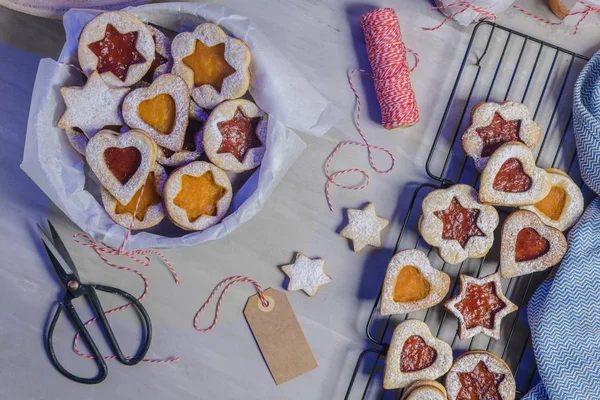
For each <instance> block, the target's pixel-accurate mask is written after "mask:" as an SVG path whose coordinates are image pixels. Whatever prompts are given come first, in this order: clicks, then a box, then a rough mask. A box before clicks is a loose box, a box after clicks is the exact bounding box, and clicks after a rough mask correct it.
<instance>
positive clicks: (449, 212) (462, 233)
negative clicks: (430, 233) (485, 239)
mask: <svg viewBox="0 0 600 400" xmlns="http://www.w3.org/2000/svg"><path fill="white" fill-rule="evenodd" d="M433 214H434V215H435V216H436V217H438V218H439V219H441V220H442V222H443V224H444V227H443V229H442V238H444V239H447V240H452V239H453V240H456V241H458V243H460V245H461V246H462V247H463V249H464V248H465V246H466V245H467V243H468V242H469V239H470V238H471V237H473V236H485V234H484V233H483V231H482V230H481V229H479V227H478V226H477V217H478V216H479V210H475V209H467V208H464V207H463V206H462V205H461V204H460V203H459V201H458V199H457V198H456V197H454V198H453V199H452V201H451V202H450V205H449V206H448V208H447V209H445V210H443V211H435V212H434V213H433Z"/></svg>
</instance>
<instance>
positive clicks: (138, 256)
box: [73, 184, 180, 363]
mask: <svg viewBox="0 0 600 400" xmlns="http://www.w3.org/2000/svg"><path fill="white" fill-rule="evenodd" d="M145 188H146V185H145V184H144V185H143V186H142V189H141V190H140V195H139V197H138V200H137V203H136V205H135V210H134V212H133V214H132V216H131V222H130V223H129V227H128V229H127V233H126V234H125V238H124V239H123V242H122V243H121V246H120V247H119V249H118V250H116V249H113V248H112V247H110V246H108V245H106V244H104V243H98V242H96V241H95V240H94V239H93V238H92V237H91V236H89V235H86V234H84V233H76V234H74V235H73V241H75V243H78V244H80V245H81V246H84V247H89V248H92V249H94V251H95V252H96V254H98V257H100V258H101V259H102V261H104V263H105V264H107V265H109V266H111V267H113V268H116V269H118V270H120V271H129V272H133V273H135V274H136V275H138V276H139V277H140V278H141V279H142V280H143V281H144V291H143V293H142V294H141V295H140V297H138V300H139V301H142V300H143V299H144V298H145V297H146V295H147V294H148V289H149V287H150V284H149V281H148V278H147V277H146V276H145V275H144V274H143V273H142V272H141V271H139V270H137V269H135V268H130V267H126V266H124V265H121V264H117V263H113V262H110V261H109V260H108V258H107V256H125V257H127V258H129V259H131V260H133V261H135V262H136V263H138V264H141V265H142V266H144V267H149V266H150V264H151V260H150V256H149V255H155V256H157V257H159V258H160V259H162V261H163V262H164V263H165V265H166V266H167V267H168V268H169V271H170V272H171V276H172V277H173V280H174V281H175V283H176V284H177V285H180V281H179V276H178V275H177V272H176V271H175V268H173V266H172V265H171V263H170V262H169V260H168V259H167V258H166V257H165V256H164V255H163V254H162V253H160V252H158V251H156V250H152V249H146V250H131V251H125V246H126V245H127V242H128V241H129V239H130V237H131V231H132V229H133V223H134V219H135V215H136V214H137V211H138V207H139V205H140V200H141V199H142V196H143V195H144V189H145ZM131 306H132V304H131V303H128V304H124V305H122V306H119V307H115V308H112V309H110V310H108V311H105V312H104V314H105V315H110V314H112V313H115V312H117V311H122V310H125V309H127V308H129V307H131ZM97 320H98V317H93V318H91V319H89V320H87V321H86V322H85V323H84V324H83V325H84V326H85V327H87V326H88V325H89V324H91V323H93V322H95V321H97ZM78 342H79V333H77V334H76V335H75V338H74V339H73V350H74V351H75V353H76V354H77V355H79V356H82V357H85V358H89V359H93V358H94V356H93V355H91V354H87V353H84V352H82V351H80V350H79V346H78ZM114 358H116V356H115V355H110V356H105V357H104V359H106V360H111V359H114ZM128 358H131V357H128ZM178 360H179V357H171V358H166V359H144V360H143V361H144V362H147V363H167V362H174V361H178Z"/></svg>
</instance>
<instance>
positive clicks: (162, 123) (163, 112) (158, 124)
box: [138, 93, 176, 135]
mask: <svg viewBox="0 0 600 400" xmlns="http://www.w3.org/2000/svg"><path fill="white" fill-rule="evenodd" d="M175 112H176V106H175V100H174V99H173V97H171V96H170V95H168V94H166V93H162V94H159V95H158V96H156V97H155V98H153V99H149V100H144V101H142V102H141V103H140V105H139V106H138V114H139V115H140V118H141V119H142V120H143V121H144V122H145V123H147V124H148V125H150V126H151V127H153V128H154V129H156V130H157V131H159V132H160V133H162V134H165V135H168V134H169V133H171V131H172V130H173V126H174V125H175Z"/></svg>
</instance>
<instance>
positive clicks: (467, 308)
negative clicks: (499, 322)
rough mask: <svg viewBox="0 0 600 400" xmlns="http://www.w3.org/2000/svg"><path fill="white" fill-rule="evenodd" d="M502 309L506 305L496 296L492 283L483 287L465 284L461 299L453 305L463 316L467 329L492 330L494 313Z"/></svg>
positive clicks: (494, 286)
mask: <svg viewBox="0 0 600 400" xmlns="http://www.w3.org/2000/svg"><path fill="white" fill-rule="evenodd" d="M504 307H506V304H505V303H504V302H503V301H502V299H500V298H499V297H498V295H497V294H496V285H495V284H494V282H489V283H486V284H483V285H476V284H474V283H469V284H467V287H466V289H465V290H464V292H463V293H462V299H461V300H460V301H459V302H458V303H456V305H455V308H456V309H457V310H458V312H460V314H461V315H462V316H463V318H464V320H465V326H466V327H467V329H471V328H474V327H476V326H482V327H484V328H487V329H493V328H494V323H495V321H494V320H495V317H496V313H497V312H498V311H500V310H502V309H503V308H504Z"/></svg>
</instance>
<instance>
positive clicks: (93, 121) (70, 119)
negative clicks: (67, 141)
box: [56, 72, 131, 138]
mask: <svg viewBox="0 0 600 400" xmlns="http://www.w3.org/2000/svg"><path fill="white" fill-rule="evenodd" d="M130 90H131V89H129V88H123V87H121V88H117V87H111V86H108V85H107V84H106V82H104V80H103V79H102V77H101V76H100V75H99V74H98V72H93V73H92V74H91V75H90V77H89V79H88V80H87V82H86V83H85V85H83V86H68V87H67V86H65V87H61V88H60V93H61V94H62V96H63V99H64V100H65V104H66V105H67V110H66V111H65V112H64V114H63V115H62V117H60V119H59V120H58V123H57V124H56V126H57V127H59V128H62V129H67V128H79V129H81V130H82V131H83V133H85V135H86V136H87V137H90V138H91V137H92V136H94V135H95V134H96V132H98V131H99V130H101V129H102V128H104V127H105V126H110V125H119V126H120V125H123V118H122V117H121V113H120V112H119V106H120V105H121V102H122V101H123V99H124V98H125V96H126V95H127V93H129V91H130Z"/></svg>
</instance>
